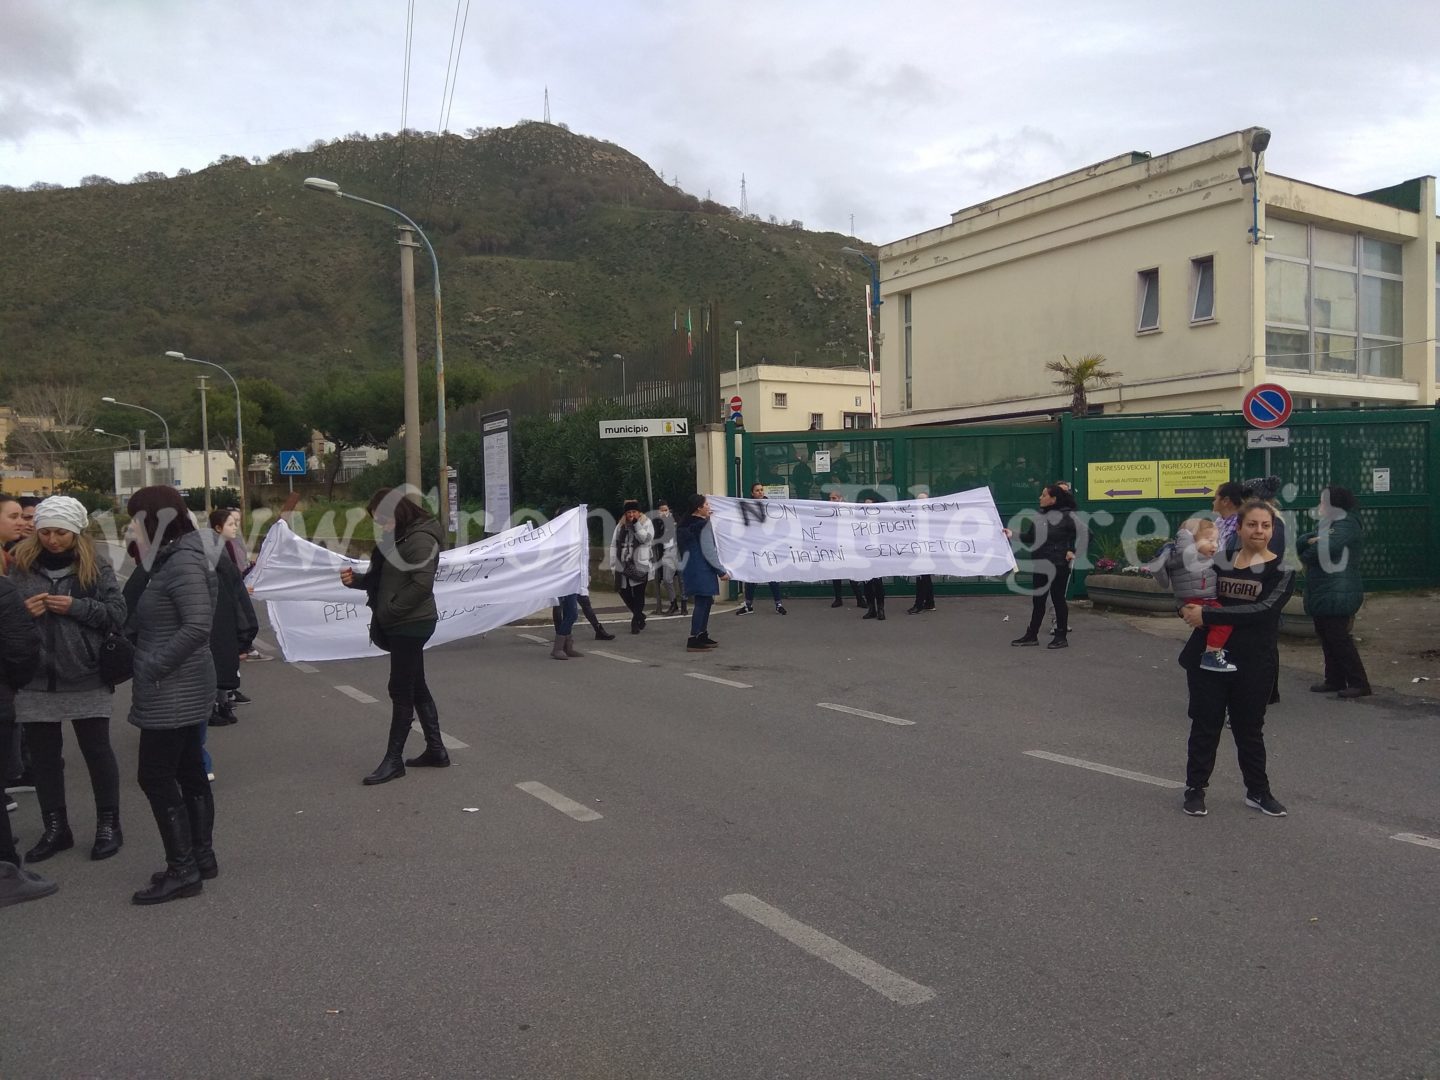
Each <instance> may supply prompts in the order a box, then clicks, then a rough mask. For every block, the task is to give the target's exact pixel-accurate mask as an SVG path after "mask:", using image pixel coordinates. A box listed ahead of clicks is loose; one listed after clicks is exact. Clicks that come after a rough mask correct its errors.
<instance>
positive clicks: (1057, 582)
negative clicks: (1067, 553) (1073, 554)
mask: <svg viewBox="0 0 1440 1080" xmlns="http://www.w3.org/2000/svg"><path fill="white" fill-rule="evenodd" d="M1034 578H1035V580H1034V583H1033V588H1034V590H1035V594H1034V597H1033V598H1032V599H1031V601H1030V604H1031V607H1030V626H1029V628H1028V629H1027V630H1026V631H1025V636H1026V637H1032V638H1033V637H1035V636H1036V635H1038V634H1039V633H1040V624H1041V623H1043V622H1044V621H1045V597H1046V596H1049V597H1050V603H1051V604H1053V605H1054V607H1055V632H1056V633H1057V634H1068V633H1069V632H1070V605H1069V604H1067V603H1066V602H1065V590H1066V588H1068V587H1069V585H1070V564H1069V563H1068V562H1064V563H1053V562H1048V561H1044V562H1042V561H1038V560H1037V561H1036V563H1035V574H1034Z"/></svg>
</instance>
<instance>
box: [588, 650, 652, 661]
mask: <svg viewBox="0 0 1440 1080" xmlns="http://www.w3.org/2000/svg"><path fill="white" fill-rule="evenodd" d="M588 652H589V653H590V655H591V656H603V657H605V659H606V660H619V661H620V663H622V664H643V663H644V662H645V661H644V660H636V659H635V657H633V656H621V655H620V654H619V653H614V652H606V651H605V650H604V649H590V650H588Z"/></svg>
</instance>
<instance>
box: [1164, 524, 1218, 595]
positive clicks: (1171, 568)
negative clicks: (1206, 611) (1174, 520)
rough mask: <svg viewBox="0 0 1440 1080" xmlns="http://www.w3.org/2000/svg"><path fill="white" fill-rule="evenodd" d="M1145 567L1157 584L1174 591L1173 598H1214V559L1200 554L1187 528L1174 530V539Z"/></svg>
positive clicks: (1193, 536) (1193, 535)
mask: <svg viewBox="0 0 1440 1080" xmlns="http://www.w3.org/2000/svg"><path fill="white" fill-rule="evenodd" d="M1149 569H1150V572H1151V573H1152V574H1154V575H1155V581H1156V582H1157V583H1158V584H1159V585H1160V586H1161V587H1163V588H1167V589H1170V590H1172V591H1173V592H1174V593H1175V599H1176V600H1214V599H1215V580H1216V578H1215V560H1214V558H1212V557H1211V556H1209V555H1202V554H1200V552H1199V550H1198V549H1197V548H1196V547H1195V534H1194V533H1192V532H1191V531H1190V530H1189V529H1180V530H1179V531H1177V532H1176V533H1175V539H1174V540H1172V541H1171V542H1170V543H1168V544H1166V545H1165V546H1164V547H1162V548H1161V549H1160V554H1159V555H1157V556H1156V557H1155V558H1154V559H1153V560H1151V562H1150V564H1149Z"/></svg>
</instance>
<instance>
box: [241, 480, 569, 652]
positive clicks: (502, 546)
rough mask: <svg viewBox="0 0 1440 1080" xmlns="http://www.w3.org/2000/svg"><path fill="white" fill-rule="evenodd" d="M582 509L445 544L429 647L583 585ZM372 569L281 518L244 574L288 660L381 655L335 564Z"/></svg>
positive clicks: (361, 606) (361, 603) (357, 599)
mask: <svg viewBox="0 0 1440 1080" xmlns="http://www.w3.org/2000/svg"><path fill="white" fill-rule="evenodd" d="M585 512H586V510H585V507H583V506H581V507H577V508H576V509H574V510H569V511H567V512H565V513H564V514H561V515H560V516H559V517H557V518H555V519H554V520H553V521H550V522H547V523H546V524H544V525H541V526H539V527H538V528H537V527H535V526H532V525H531V524H530V523H529V522H526V523H525V524H523V525H519V526H517V527H515V528H513V529H508V530H506V531H505V532H503V533H499V534H497V535H495V536H491V537H489V538H487V539H485V540H481V541H479V542H478V543H474V544H471V545H469V546H468V547H464V548H460V549H458V550H456V551H446V552H442V553H441V555H440V565H439V568H438V569H437V571H436V574H435V606H436V608H437V609H438V612H439V624H438V626H437V627H436V630H435V635H434V636H433V637H432V638H431V639H430V641H429V643H428V645H427V647H429V646H434V645H443V644H445V643H447V642H450V641H458V640H460V639H461V638H466V637H473V636H475V635H477V634H483V633H486V632H488V631H490V630H494V629H495V628H496V627H500V626H504V625H505V624H507V623H511V622H514V621H515V620H516V619H519V618H523V617H524V616H526V615H529V614H531V613H533V612H535V611H537V610H539V609H541V608H544V607H546V606H548V605H549V604H550V603H551V602H552V600H553V599H554V598H555V597H557V596H563V595H566V594H569V593H574V592H581V591H585V590H588V589H589V585H590V573H589V558H588V548H587V539H586V535H585ZM345 566H349V567H351V568H353V569H354V570H356V571H357V572H363V571H365V570H366V569H368V568H369V561H368V560H359V559H349V558H346V557H345V556H343V555H339V554H336V553H335V552H332V551H329V550H327V549H325V548H323V547H320V546H319V545H318V544H312V543H310V542H309V541H308V540H302V539H301V538H300V537H298V536H296V535H295V533H294V532H293V531H291V529H290V528H289V527H288V526H287V525H286V524H285V523H284V522H278V523H277V524H276V525H275V526H274V527H273V528H271V530H270V532H269V534H268V535H267V536H266V537H265V543H264V544H263V545H262V547H261V549H260V556H259V558H258V559H257V560H256V564H255V569H254V570H253V571H252V572H251V574H250V577H249V578H248V579H247V584H250V585H251V591H252V593H253V594H254V596H255V598H256V599H257V600H264V601H266V603H267V605H268V612H269V616H270V624H271V626H272V627H273V628H274V630H275V638H276V640H277V641H278V642H279V645H280V651H281V652H282V653H284V655H285V659H286V660H290V661H295V660H345V659H351V658H354V657H360V656H378V655H380V650H378V649H376V648H375V646H373V645H372V644H370V639H369V626H370V611H369V609H368V608H366V606H365V596H364V594H363V593H360V592H356V591H355V590H354V589H347V588H346V587H345V586H344V585H342V584H340V570H341V568H342V567H345Z"/></svg>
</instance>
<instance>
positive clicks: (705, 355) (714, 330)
mask: <svg viewBox="0 0 1440 1080" xmlns="http://www.w3.org/2000/svg"><path fill="white" fill-rule="evenodd" d="M690 315H691V320H690V321H691V325H692V329H691V331H690V332H688V333H687V331H686V328H685V324H684V321H683V320H681V319H678V318H677V320H676V325H675V327H674V328H673V329H672V330H671V331H670V332H668V333H666V334H664V335H662V336H661V337H659V338H657V339H656V340H654V341H652V342H650V343H649V344H648V345H646V346H645V347H644V348H642V349H639V350H636V351H633V352H628V353H624V354H623V355H622V359H621V360H616V359H615V358H614V357H613V356H602V357H598V358H597V359H596V361H595V362H594V363H593V365H589V366H586V367H583V368H580V369H576V370H564V371H557V372H555V373H553V374H548V373H536V374H533V375H530V376H527V377H526V379H525V381H524V382H521V383H516V384H515V385H512V386H508V387H505V388H504V389H502V390H498V391H496V392H495V393H493V394H491V395H489V396H488V397H486V398H485V400H483V401H480V402H477V403H475V404H473V405H467V406H465V407H464V408H461V409H457V410H455V411H454V412H453V413H452V414H451V415H450V416H449V418H448V419H449V427H450V430H451V431H452V432H463V431H479V430H480V418H481V417H482V416H484V415H485V414H486V413H492V412H498V411H499V410H501V409H509V410H510V413H511V415H512V416H513V417H516V418H517V419H518V418H520V417H525V416H551V417H557V418H558V417H560V416H564V415H565V414H567V413H573V412H578V411H579V410H581V409H583V408H585V407H586V406H587V405H590V404H592V403H594V402H599V401H610V402H614V403H616V404H617V405H618V406H619V407H620V409H621V410H622V411H623V412H626V413H628V414H630V415H638V414H639V413H641V412H644V411H645V410H647V409H651V408H658V407H660V406H664V407H665V409H666V411H671V410H673V411H674V414H675V415H677V416H685V417H688V418H690V420H691V422H692V423H696V424H714V423H719V422H720V419H721V417H720V404H721V403H720V371H721V368H722V367H723V366H724V363H725V359H726V357H725V353H724V350H725V343H726V342H727V341H728V338H727V337H726V336H724V335H722V334H721V332H720V326H721V319H720V314H719V311H718V308H717V305H715V304H714V303H705V304H701V305H700V306H699V308H698V309H693V310H692V311H691V313H690Z"/></svg>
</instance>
